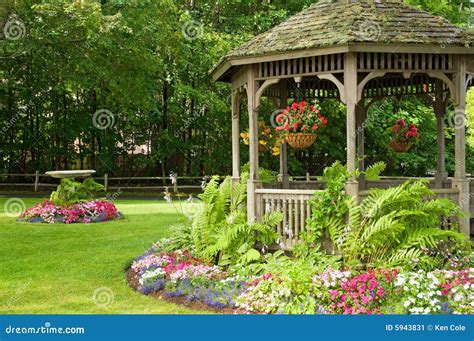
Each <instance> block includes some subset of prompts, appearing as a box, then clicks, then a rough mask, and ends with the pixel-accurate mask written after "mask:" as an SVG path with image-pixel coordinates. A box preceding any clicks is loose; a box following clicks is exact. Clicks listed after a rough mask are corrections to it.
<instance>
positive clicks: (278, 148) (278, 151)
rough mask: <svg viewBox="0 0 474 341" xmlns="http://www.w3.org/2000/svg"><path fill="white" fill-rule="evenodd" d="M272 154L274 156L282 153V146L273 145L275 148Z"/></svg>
mask: <svg viewBox="0 0 474 341" xmlns="http://www.w3.org/2000/svg"><path fill="white" fill-rule="evenodd" d="M272 155H273V156H278V155H280V147H273V148H272Z"/></svg>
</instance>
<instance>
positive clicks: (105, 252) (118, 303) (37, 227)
mask: <svg viewBox="0 0 474 341" xmlns="http://www.w3.org/2000/svg"><path fill="white" fill-rule="evenodd" d="M6 200H7V198H0V212H1V213H0V313H13V314H29V313H31V314H89V313H97V314H116V313H121V314H150V313H151V314H175V313H197V312H196V311H195V310H189V309H186V308H184V307H181V306H177V305H174V304H170V303H167V302H164V301H160V300H156V299H153V298H149V297H147V296H144V295H141V294H139V293H137V292H134V291H133V290H132V289H130V288H129V287H128V285H127V283H126V280H125V273H124V269H125V268H126V267H127V266H128V265H129V264H130V262H131V261H132V259H133V258H134V257H135V256H138V255H140V254H141V253H142V252H143V251H145V250H146V249H147V248H148V247H149V246H150V245H151V244H152V243H153V242H154V241H156V240H158V239H160V238H161V237H163V236H166V234H167V228H168V227H169V226H171V225H172V224H173V223H175V222H176V220H177V218H178V214H177V213H176V211H175V210H174V208H173V206H171V205H170V204H167V203H164V202H158V201H137V200H117V201H116V202H115V203H116V205H117V207H118V208H119V210H121V211H122V212H123V213H124V214H125V218H124V219H122V220H119V221H114V222H106V223H100V224H91V225H83V224H73V225H65V224H54V225H46V224H28V223H17V222H15V219H14V218H11V217H7V216H6V215H5V213H4V209H3V205H4V203H5V202H6ZM22 200H24V202H25V203H26V206H27V207H30V206H32V205H33V204H34V203H36V202H38V201H39V199H22ZM98 288H106V289H103V290H104V292H106V295H108V294H109V293H110V292H112V293H113V303H112V304H110V305H108V306H105V307H103V306H99V305H97V304H96V303H95V302H94V300H93V295H94V292H95V291H96V290H97V289H98ZM107 298H108V297H107Z"/></svg>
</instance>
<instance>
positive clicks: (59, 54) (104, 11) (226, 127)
mask: <svg viewBox="0 0 474 341" xmlns="http://www.w3.org/2000/svg"><path fill="white" fill-rule="evenodd" d="M314 2H317V1H316V0H304V1H302V0H289V1H284V0H278V1H277V0H259V1H255V0H101V1H92V0H76V1H71V0H69V1H68V0H47V1H41V0H21V1H13V0H5V1H2V4H1V5H0V6H1V7H0V37H1V40H0V119H1V120H2V122H3V124H2V128H1V129H2V131H1V132H2V133H1V134H0V172H2V173H17V172H32V171H34V170H37V169H38V170H41V171H46V170H51V169H68V168H79V167H80V168H85V167H91V168H93V169H96V170H98V171H99V173H105V172H106V173H109V174H111V175H119V174H120V175H138V174H140V175H162V174H164V175H167V174H169V172H170V171H175V172H177V173H179V174H189V175H201V174H212V173H219V174H226V173H229V171H230V163H231V147H230V130H231V120H230V89H229V87H228V86H227V85H225V84H219V83H215V82H213V81H212V80H211V78H210V76H209V74H208V72H209V70H210V69H211V68H212V66H213V65H214V64H215V63H216V62H217V61H218V60H219V58H220V57H222V56H223V55H224V54H225V53H226V52H227V51H229V50H231V49H232V48H235V47H237V46H238V45H239V44H241V43H242V42H244V41H246V40H248V39H249V38H251V37H252V36H254V35H256V34H258V33H260V32H263V31H265V30H267V29H269V28H270V27H272V26H274V25H275V24H278V23H279V22H281V21H283V20H284V19H285V18H287V17H288V16H290V15H291V14H294V13H296V12H298V11H300V10H302V9H303V8H304V7H305V6H308V5H310V4H311V3H314ZM409 2H410V3H412V4H415V5H419V6H421V7H422V8H424V9H426V10H428V11H431V12H433V13H435V14H439V15H444V16H446V17H448V18H449V19H450V20H451V21H452V22H454V23H456V24H459V25H464V24H465V23H466V22H467V20H468V15H469V10H468V9H467V7H466V6H467V4H468V1H467V0H466V1H463V0H456V1H447V0H443V1H439V0H416V1H415V0H410V1H409ZM395 105H400V106H402V107H403V108H404V109H407V110H409V111H410V113H413V115H414V116H415V117H417V118H416V120H418V123H419V124H420V126H421V127H422V128H423V131H425V132H426V134H424V135H423V139H425V140H424V141H422V142H423V143H420V145H419V146H418V147H417V149H416V152H413V153H409V154H407V155H405V156H399V157H396V156H393V155H392V156H390V157H388V156H387V147H386V145H385V144H383V143H381V142H380V141H381V135H382V133H383V130H384V129H385V128H387V127H388V125H390V124H391V123H392V122H391V117H390V116H389V115H387V113H391V112H393V110H394V106H395ZM326 106H328V107H327V108H326V110H330V111H331V113H332V120H331V122H332V124H331V128H330V129H327V131H326V132H325V133H323V134H322V135H321V136H320V137H319V141H320V142H319V143H317V145H316V146H315V147H314V148H313V149H312V150H310V151H307V152H300V153H297V155H292V156H291V157H290V170H291V171H292V172H293V173H294V174H296V173H306V172H307V171H309V172H311V173H313V174H314V173H319V172H320V171H321V170H322V169H323V168H324V166H325V165H327V164H328V163H331V162H332V161H333V160H335V159H341V160H344V158H345V150H344V148H345V138H344V130H345V128H344V127H345V116H344V115H345V113H344V108H343V107H342V106H341V105H340V104H338V103H330V102H329V103H327V104H326ZM269 110H270V109H269ZM371 115H378V116H377V119H375V120H373V121H372V122H373V123H371V124H369V126H368V129H367V130H368V131H367V147H366V149H367V153H368V158H369V159H370V161H375V160H380V159H382V160H386V161H388V163H389V170H388V171H389V172H399V173H400V172H401V173H402V174H412V175H422V174H425V173H426V172H427V171H429V170H430V169H432V168H433V167H434V160H435V158H434V156H435V155H436V149H435V148H436V147H435V145H433V143H432V139H433V138H434V136H435V120H434V115H433V112H432V110H431V109H430V108H429V107H427V106H426V105H424V104H423V103H422V102H421V101H419V100H415V99H410V100H407V101H404V102H403V103H401V104H397V103H391V102H390V101H386V102H383V103H380V104H378V105H376V106H374V109H373V111H372V113H371ZM242 128H243V129H244V128H245V123H243V127H242ZM338 131H341V133H340V134H339V133H338ZM447 138H448V144H449V146H448V150H449V157H448V167H450V168H451V169H452V167H453V162H452V158H453V155H452V154H453V151H452V147H451V146H452V143H450V142H449V141H450V139H451V138H452V132H451V131H449V130H448V131H447ZM334 146H340V147H339V148H334ZM242 154H243V155H242V156H243V157H242V158H243V160H245V158H246V154H247V150H246V148H245V147H243V148H242ZM471 159H472V158H471ZM262 160H263V164H264V165H265V166H267V167H269V168H273V169H276V165H277V164H278V158H275V157H272V156H271V155H265V156H262ZM470 167H472V165H471V166H470Z"/></svg>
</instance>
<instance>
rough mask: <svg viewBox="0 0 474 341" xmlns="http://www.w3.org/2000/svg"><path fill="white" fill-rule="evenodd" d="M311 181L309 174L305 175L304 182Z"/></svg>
mask: <svg viewBox="0 0 474 341" xmlns="http://www.w3.org/2000/svg"><path fill="white" fill-rule="evenodd" d="M310 180H311V177H310V176H309V173H306V181H307V182H309V181H310Z"/></svg>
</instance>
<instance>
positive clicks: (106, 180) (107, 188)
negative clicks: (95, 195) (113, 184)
mask: <svg viewBox="0 0 474 341" xmlns="http://www.w3.org/2000/svg"><path fill="white" fill-rule="evenodd" d="M104 187H105V193H107V192H108V191H109V175H108V174H107V173H105V174H104Z"/></svg>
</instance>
